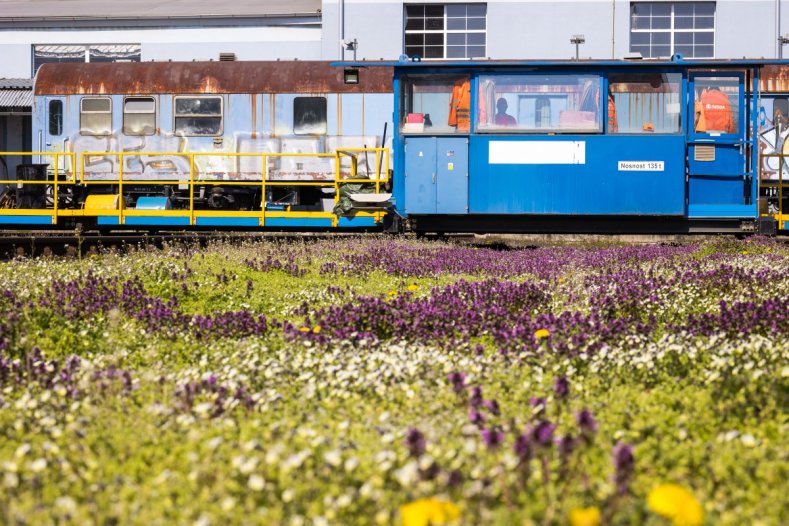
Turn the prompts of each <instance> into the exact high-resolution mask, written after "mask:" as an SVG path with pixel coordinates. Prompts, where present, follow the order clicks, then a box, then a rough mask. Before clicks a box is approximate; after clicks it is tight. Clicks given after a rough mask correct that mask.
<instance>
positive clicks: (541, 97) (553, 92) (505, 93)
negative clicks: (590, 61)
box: [477, 74, 601, 132]
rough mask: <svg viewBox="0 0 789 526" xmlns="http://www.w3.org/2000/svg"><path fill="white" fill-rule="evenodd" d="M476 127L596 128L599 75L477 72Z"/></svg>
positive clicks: (517, 129) (500, 129)
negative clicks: (478, 74) (493, 73)
mask: <svg viewBox="0 0 789 526" xmlns="http://www.w3.org/2000/svg"><path fill="white" fill-rule="evenodd" d="M477 129H478V130H479V131H493V132H495V131H502V132H503V131H526V132H536V131H541V132H547V131H557V132H599V131H600V129H601V118H600V77H599V76H595V75H572V74H556V75H488V76H480V78H479V98H478V104H477Z"/></svg>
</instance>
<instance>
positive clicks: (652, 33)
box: [630, 2, 715, 58]
mask: <svg viewBox="0 0 789 526" xmlns="http://www.w3.org/2000/svg"><path fill="white" fill-rule="evenodd" d="M714 44H715V2H632V3H631V4H630V51H633V52H638V53H641V55H642V56H643V57H644V58H667V57H670V56H671V55H673V54H674V53H681V54H682V55H684V56H685V57H688V58H712V57H713V55H714V53H715V45H714Z"/></svg>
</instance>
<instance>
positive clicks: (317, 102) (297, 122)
mask: <svg viewBox="0 0 789 526" xmlns="http://www.w3.org/2000/svg"><path fill="white" fill-rule="evenodd" d="M293 133H295V134H296V135H325V134H326V97H296V98H295V99H293Z"/></svg>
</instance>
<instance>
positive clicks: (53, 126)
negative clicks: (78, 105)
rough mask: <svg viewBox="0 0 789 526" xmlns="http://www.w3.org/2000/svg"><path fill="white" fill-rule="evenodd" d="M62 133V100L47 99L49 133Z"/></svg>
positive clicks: (54, 134)
mask: <svg viewBox="0 0 789 526" xmlns="http://www.w3.org/2000/svg"><path fill="white" fill-rule="evenodd" d="M62 133H63V101H62V100H51V101H49V134H50V135H53V136H58V135H60V134H62Z"/></svg>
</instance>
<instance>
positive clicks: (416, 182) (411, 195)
mask: <svg viewBox="0 0 789 526" xmlns="http://www.w3.org/2000/svg"><path fill="white" fill-rule="evenodd" d="M404 168H405V207H406V208H405V211H406V213H408V214H435V213H436V138H435V137H406V139H405V167H404Z"/></svg>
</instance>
